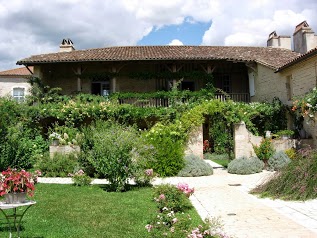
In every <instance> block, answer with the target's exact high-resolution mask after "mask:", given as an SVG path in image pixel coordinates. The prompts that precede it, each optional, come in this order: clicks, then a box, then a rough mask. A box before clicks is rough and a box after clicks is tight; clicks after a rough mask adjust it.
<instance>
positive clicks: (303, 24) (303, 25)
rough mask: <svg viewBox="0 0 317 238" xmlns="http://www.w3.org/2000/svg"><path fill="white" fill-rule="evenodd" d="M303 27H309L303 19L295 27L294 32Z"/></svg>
mask: <svg viewBox="0 0 317 238" xmlns="http://www.w3.org/2000/svg"><path fill="white" fill-rule="evenodd" d="M304 27H309V25H308V23H307V21H303V22H301V23H299V24H298V25H297V26H296V27H295V31H294V34H295V33H296V32H298V31H299V30H300V29H302V28H304Z"/></svg>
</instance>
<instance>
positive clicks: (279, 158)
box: [268, 151, 291, 171]
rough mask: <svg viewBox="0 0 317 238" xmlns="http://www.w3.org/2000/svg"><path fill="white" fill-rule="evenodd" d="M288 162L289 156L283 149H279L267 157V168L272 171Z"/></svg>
mask: <svg viewBox="0 0 317 238" xmlns="http://www.w3.org/2000/svg"><path fill="white" fill-rule="evenodd" d="M290 162H291V160H290V158H288V156H287V155H286V154H285V153H284V152H283V151H279V152H276V153H275V154H274V155H273V156H272V157H270V158H269V160H268V169H269V170H272V171H274V170H275V171H276V170H280V169H282V168H283V167H285V166H286V165H287V164H288V163H290Z"/></svg>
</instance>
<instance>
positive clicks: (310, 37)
mask: <svg viewBox="0 0 317 238" xmlns="http://www.w3.org/2000/svg"><path fill="white" fill-rule="evenodd" d="M293 41H294V51H295V52H298V53H301V54H305V53H306V52H307V51H309V50H311V49H313V48H315V47H316V46H317V36H316V35H315V32H314V31H313V30H312V29H311V27H309V25H308V23H307V22H306V21H303V22H301V23H300V24H298V25H297V26H296V27H295V31H294V34H293Z"/></svg>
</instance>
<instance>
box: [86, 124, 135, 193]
mask: <svg viewBox="0 0 317 238" xmlns="http://www.w3.org/2000/svg"><path fill="white" fill-rule="evenodd" d="M90 130H91V131H92V132H91V133H89V134H90V136H91V138H90V140H91V143H92V145H91V150H90V151H89V152H88V160H89V162H90V163H91V164H92V165H93V166H94V168H95V169H96V171H97V172H99V173H101V174H102V175H103V176H104V177H105V178H106V179H108V180H109V182H110V185H111V189H112V190H115V191H123V190H125V189H126V185H127V183H128V179H129V178H131V177H132V176H133V172H134V168H133V163H132V162H133V161H132V150H133V148H134V147H135V145H136V144H137V143H138V137H139V135H138V134H137V131H136V130H135V129H134V128H132V127H124V126H121V125H119V124H117V123H114V122H111V121H107V122H103V121H98V122H96V123H95V124H94V125H92V126H91V127H90Z"/></svg>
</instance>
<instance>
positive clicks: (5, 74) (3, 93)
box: [0, 67, 33, 101]
mask: <svg viewBox="0 0 317 238" xmlns="http://www.w3.org/2000/svg"><path fill="white" fill-rule="evenodd" d="M28 69H29V70H30V71H29V70H28ZM28 69H27V68H26V67H22V68H17V69H11V70H6V71H2V72H0V97H7V96H9V97H13V98H14V99H15V100H17V101H23V100H24V98H25V96H27V95H28V93H29V89H30V84H29V83H28V82H27V77H30V76H31V75H32V74H33V67H29V68H28Z"/></svg>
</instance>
